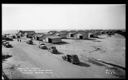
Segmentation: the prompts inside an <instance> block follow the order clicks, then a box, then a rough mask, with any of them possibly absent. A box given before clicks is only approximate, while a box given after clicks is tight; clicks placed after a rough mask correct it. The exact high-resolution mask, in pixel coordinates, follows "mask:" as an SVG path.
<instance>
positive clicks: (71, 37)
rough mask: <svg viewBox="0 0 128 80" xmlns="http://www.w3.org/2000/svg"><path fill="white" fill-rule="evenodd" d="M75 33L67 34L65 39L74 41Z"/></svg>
mask: <svg viewBox="0 0 128 80" xmlns="http://www.w3.org/2000/svg"><path fill="white" fill-rule="evenodd" d="M76 33H77V32H75V31H74V32H69V33H68V34H67V38H70V39H74V38H75V34H76Z"/></svg>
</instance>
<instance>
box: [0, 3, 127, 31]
mask: <svg viewBox="0 0 128 80" xmlns="http://www.w3.org/2000/svg"><path fill="white" fill-rule="evenodd" d="M125 8H126V7H125V4H2V30H19V29H23V30H28V29H36V30H41V29H44V30H45V29H68V30H69V29H125V17H126V14H125Z"/></svg>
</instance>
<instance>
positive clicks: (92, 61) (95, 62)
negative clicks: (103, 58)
mask: <svg viewBox="0 0 128 80" xmlns="http://www.w3.org/2000/svg"><path fill="white" fill-rule="evenodd" d="M88 62H90V63H92V64H95V65H97V66H105V65H104V64H102V63H99V62H97V61H94V60H91V59H89V60H88Z"/></svg>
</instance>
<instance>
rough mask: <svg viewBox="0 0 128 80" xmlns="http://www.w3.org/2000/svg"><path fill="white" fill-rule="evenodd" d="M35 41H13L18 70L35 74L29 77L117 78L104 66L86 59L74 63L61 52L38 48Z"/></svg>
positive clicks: (13, 51)
mask: <svg viewBox="0 0 128 80" xmlns="http://www.w3.org/2000/svg"><path fill="white" fill-rule="evenodd" d="M35 43H36V44H35V45H29V44H26V42H24V41H23V40H22V42H17V41H13V42H11V44H12V45H13V46H14V47H13V48H12V49H11V51H12V53H13V54H12V55H13V56H14V57H13V58H14V60H13V61H15V62H16V63H18V64H20V67H18V69H17V70H18V71H20V72H21V73H22V74H27V75H31V76H33V77H29V78H115V77H114V76H111V75H107V74H106V72H105V68H104V67H102V66H96V65H93V64H90V63H88V62H85V61H84V62H81V65H73V64H71V63H68V62H66V61H63V60H62V58H61V56H62V55H61V54H60V55H55V54H51V53H50V52H48V51H47V50H42V49H40V48H38V42H36V41H35ZM81 61H82V60H81ZM12 63H13V62H12ZM41 71H42V72H41ZM25 72H30V73H25Z"/></svg>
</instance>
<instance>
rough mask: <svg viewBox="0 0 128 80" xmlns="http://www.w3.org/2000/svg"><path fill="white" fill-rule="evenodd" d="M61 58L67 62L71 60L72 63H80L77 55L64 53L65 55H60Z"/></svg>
mask: <svg viewBox="0 0 128 80" xmlns="http://www.w3.org/2000/svg"><path fill="white" fill-rule="evenodd" d="M62 58H63V60H66V61H68V62H71V63H73V64H79V63H80V60H79V58H78V56H77V55H74V54H73V55H69V54H68V55H65V56H62Z"/></svg>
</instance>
